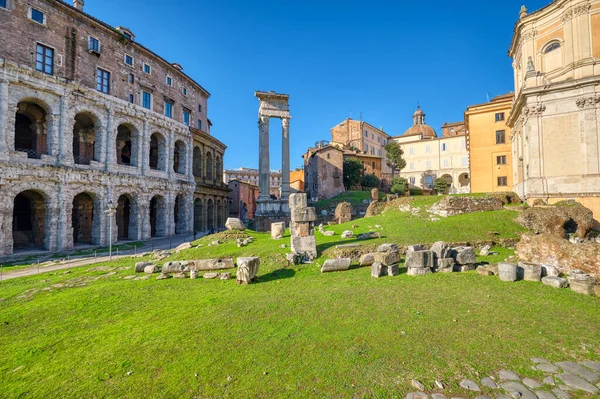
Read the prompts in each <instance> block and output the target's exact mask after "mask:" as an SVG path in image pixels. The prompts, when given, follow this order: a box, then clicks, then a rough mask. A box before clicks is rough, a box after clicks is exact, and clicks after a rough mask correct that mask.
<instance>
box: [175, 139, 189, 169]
mask: <svg viewBox="0 0 600 399" xmlns="http://www.w3.org/2000/svg"><path fill="white" fill-rule="evenodd" d="M185 155H186V154H185V144H183V141H181V140H177V141H176V142H175V147H174V149H173V171H174V172H175V173H181V174H185V163H186V159H185V158H186V157H185Z"/></svg>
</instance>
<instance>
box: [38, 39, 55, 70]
mask: <svg viewBox="0 0 600 399" xmlns="http://www.w3.org/2000/svg"><path fill="white" fill-rule="evenodd" d="M35 69H37V70H38V71H40V72H44V73H47V74H48V75H52V74H54V50H53V49H51V48H50V47H46V46H44V45H42V44H38V45H37V47H36V54H35Z"/></svg>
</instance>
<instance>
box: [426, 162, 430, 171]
mask: <svg viewBox="0 0 600 399" xmlns="http://www.w3.org/2000/svg"><path fill="white" fill-rule="evenodd" d="M425 167H426V168H427V169H431V161H427V162H425Z"/></svg>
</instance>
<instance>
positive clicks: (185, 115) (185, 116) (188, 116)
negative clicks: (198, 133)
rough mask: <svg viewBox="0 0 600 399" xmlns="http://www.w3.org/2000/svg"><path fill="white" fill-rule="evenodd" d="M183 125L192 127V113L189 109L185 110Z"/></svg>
mask: <svg viewBox="0 0 600 399" xmlns="http://www.w3.org/2000/svg"><path fill="white" fill-rule="evenodd" d="M183 123H185V125H186V126H189V125H190V111H189V110H187V109H185V108H184V109H183Z"/></svg>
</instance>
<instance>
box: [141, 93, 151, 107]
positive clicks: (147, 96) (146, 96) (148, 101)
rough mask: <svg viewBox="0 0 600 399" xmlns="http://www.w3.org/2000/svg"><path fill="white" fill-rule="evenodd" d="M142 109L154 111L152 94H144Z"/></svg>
mask: <svg viewBox="0 0 600 399" xmlns="http://www.w3.org/2000/svg"><path fill="white" fill-rule="evenodd" d="M142 107H144V108H147V109H152V94H151V93H148V92H147V91H144V92H142Z"/></svg>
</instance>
